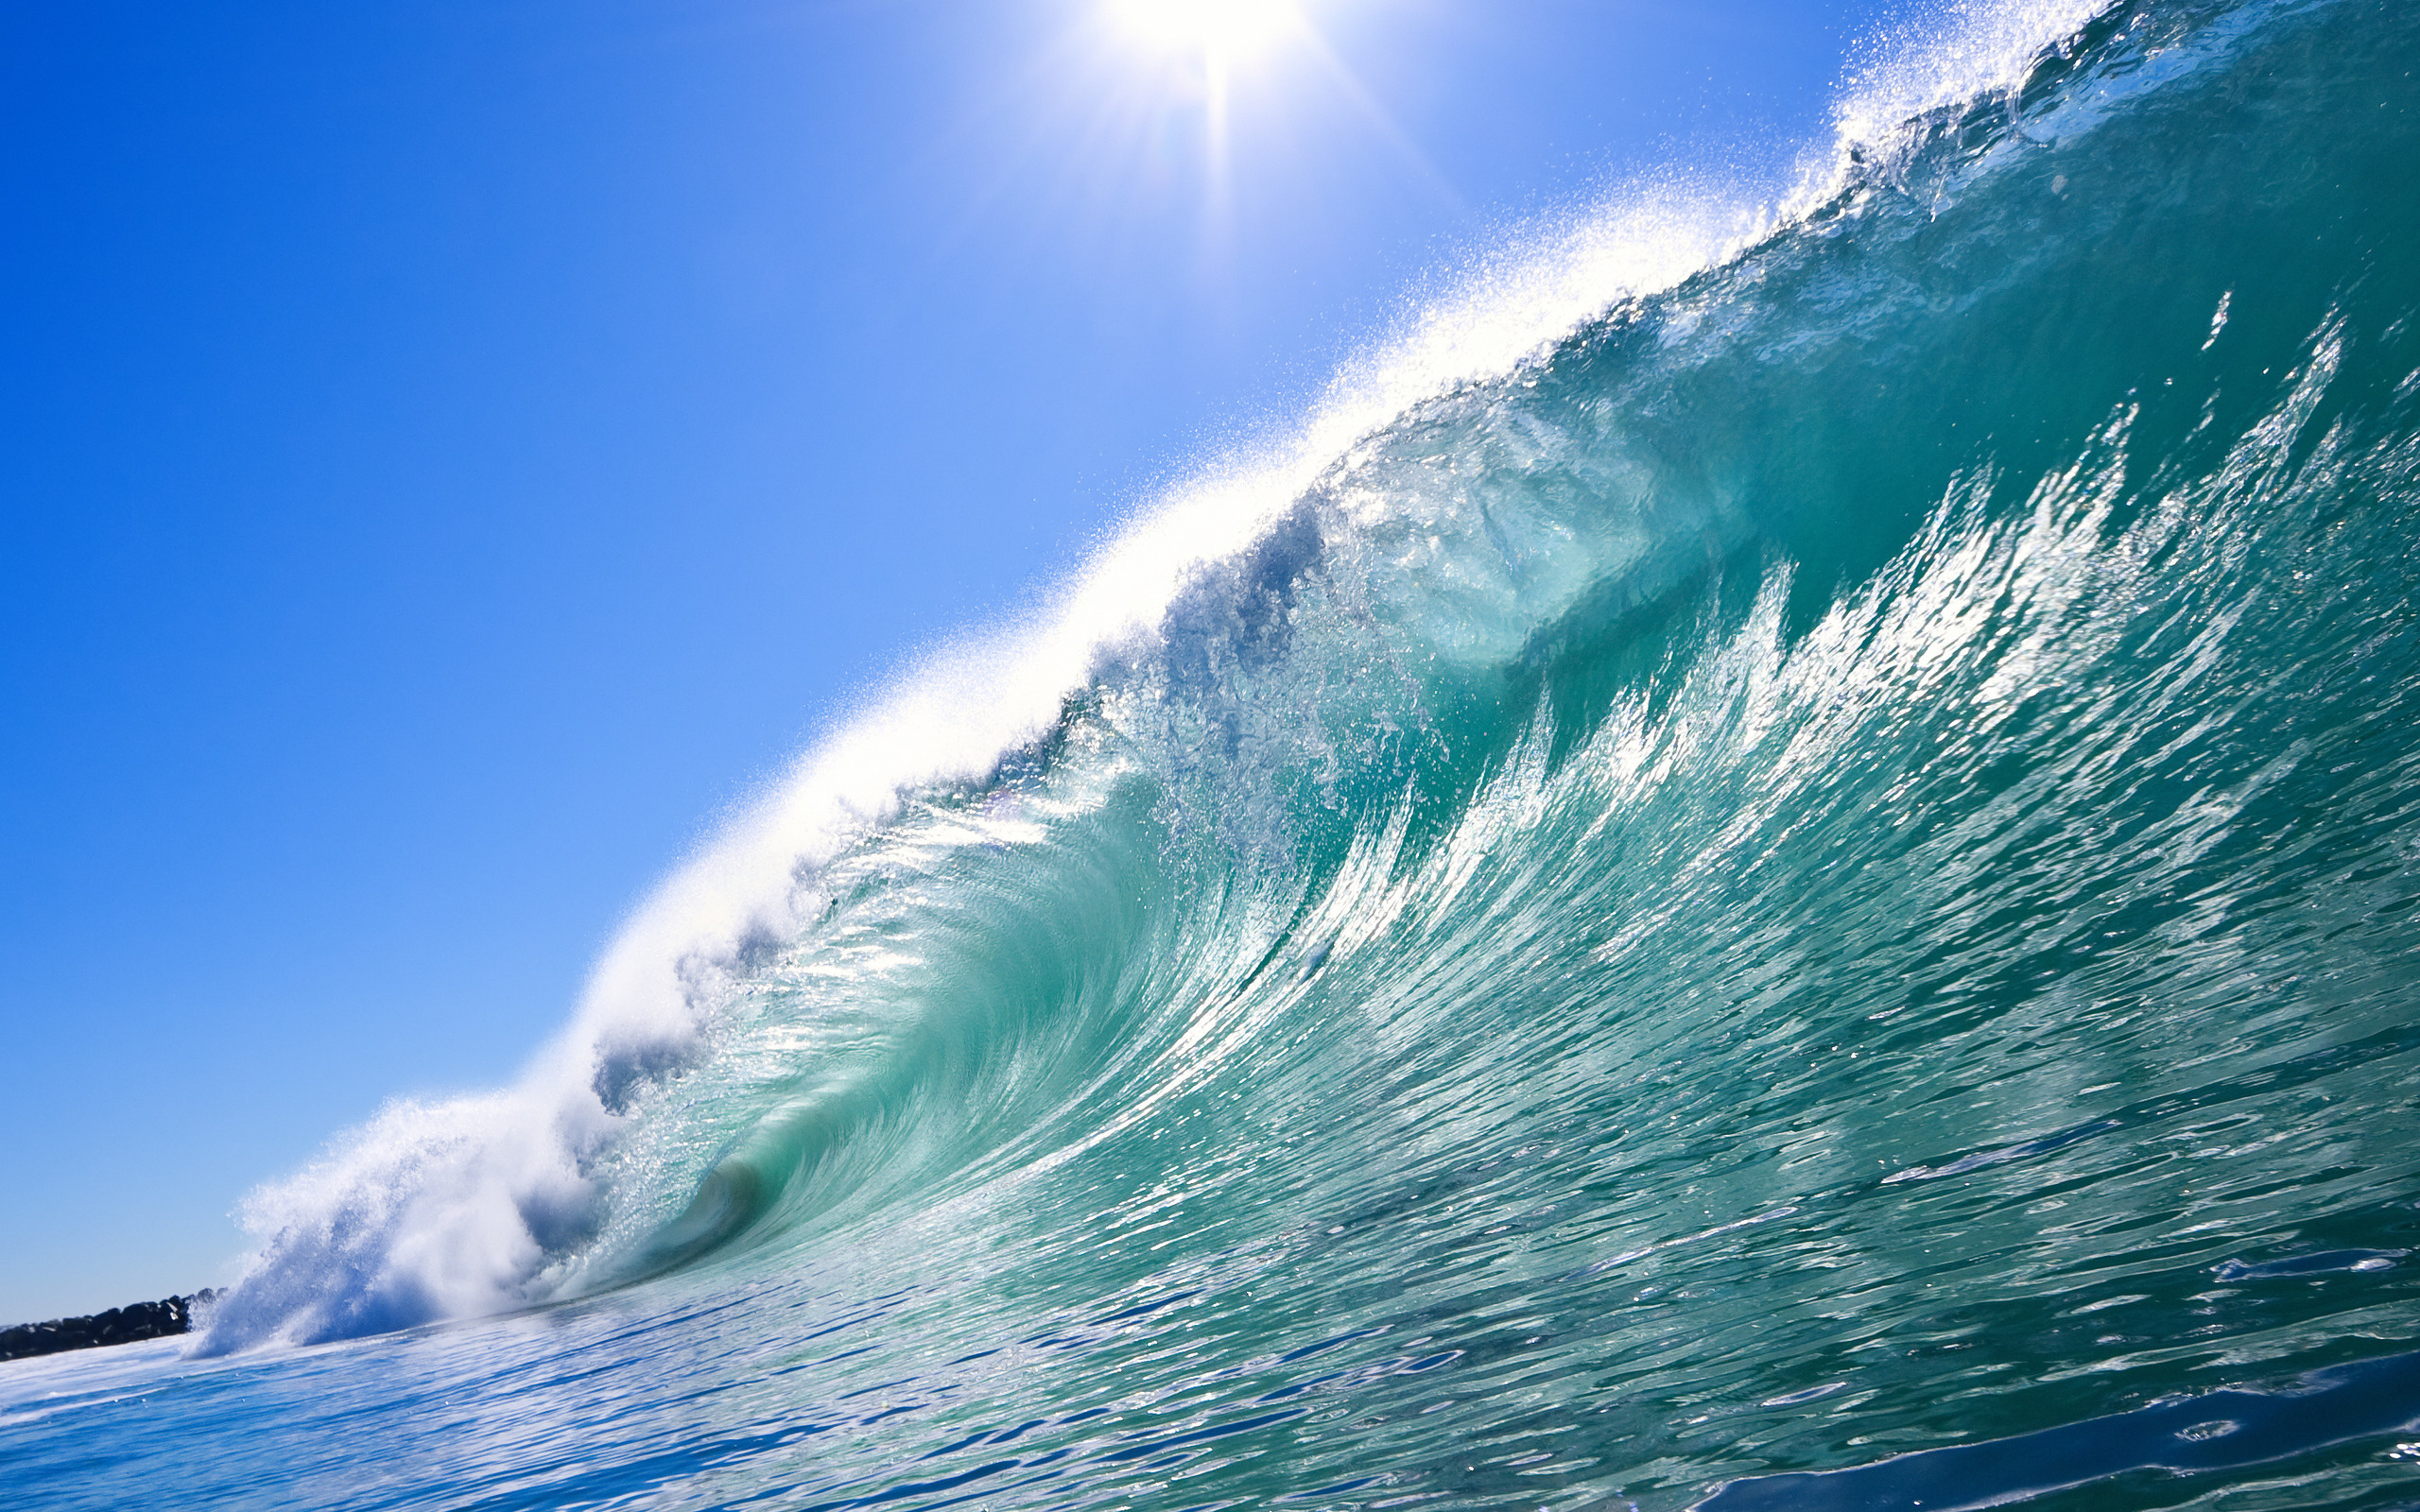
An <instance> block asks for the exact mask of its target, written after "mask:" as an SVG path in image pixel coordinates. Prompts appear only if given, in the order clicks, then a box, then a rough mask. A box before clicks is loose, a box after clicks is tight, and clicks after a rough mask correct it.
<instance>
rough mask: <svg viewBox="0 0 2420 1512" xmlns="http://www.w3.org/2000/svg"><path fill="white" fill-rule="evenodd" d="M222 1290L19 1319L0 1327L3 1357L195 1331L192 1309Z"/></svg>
mask: <svg viewBox="0 0 2420 1512" xmlns="http://www.w3.org/2000/svg"><path fill="white" fill-rule="evenodd" d="M217 1295H218V1293H217V1291H216V1289H215V1288H211V1287H204V1288H203V1289H202V1290H200V1291H199V1292H196V1293H194V1294H193V1295H192V1296H190V1297H163V1298H161V1299H160V1300H159V1301H156V1302H130V1303H129V1304H127V1305H126V1306H124V1307H112V1308H111V1309H110V1310H109V1311H108V1312H106V1313H95V1314H91V1315H90V1316H88V1317H55V1318H52V1319H51V1320H50V1321H48V1322H46V1323H20V1324H18V1325H17V1326H16V1327H15V1328H11V1329H0V1361H7V1360H30V1359H33V1358H35V1357H36V1356H38V1355H44V1354H63V1353H65V1352H66V1351H67V1350H69V1349H100V1348H102V1347H104V1346H107V1345H112V1344H139V1343H141V1342H142V1341H144V1340H145V1339H164V1338H168V1337H170V1336H172V1335H175V1334H179V1333H190V1332H193V1309H194V1304H195V1303H197V1302H206V1301H208V1300H210V1299H211V1298H212V1297H216V1296H217Z"/></svg>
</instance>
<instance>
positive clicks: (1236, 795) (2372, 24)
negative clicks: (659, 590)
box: [0, 0, 2420, 1512]
mask: <svg viewBox="0 0 2420 1512" xmlns="http://www.w3.org/2000/svg"><path fill="white" fill-rule="evenodd" d="M2415 67H2420V13H2414V12H2411V10H2409V9H2408V8H2399V7H2396V6H2394V5H2392V4H2377V3H2371V0H2333V3H2318V4H2267V3H2253V4H2131V5H2120V6H2118V7H2115V8H2111V9H2103V10H2099V11H2097V12H2096V11H2094V10H2092V9H2088V8H2082V7H2071V8H2068V9H2024V8H2009V9H1995V10H1988V11H1986V10H1981V9H1977V10H1974V11H1970V12H1957V13H1951V14H1948V15H1946V16H1943V17H1937V18H1935V19H1933V20H1932V21H1930V22H1928V23H1927V24H1925V25H1923V26H1912V27H1911V28H1910V34H1909V35H1908V36H1907V37H1905V38H1901V39H1898V40H1896V41H1895V42H1894V43H1892V44H1891V45H1890V46H1887V47H1885V48H1883V49H1882V50H1881V52H1880V54H1879V55H1878V60H1877V61H1876V62H1875V63H1874V64H1872V65H1871V66H1870V67H1869V68H1867V69H1866V70H1864V71H1863V72H1862V73H1861V74H1860V76H1859V77H1858V79H1857V80H1855V81H1854V82H1853V83H1852V84H1851V86H1850V87H1849V88H1848V89H1847V91H1846V92H1845V94H1844V97H1843V105H1842V108H1841V123H1842V125H1841V137H1840V141H1839V143H1838V144H1837V145H1836V146H1834V147H1832V148H1829V149H1827V150H1824V151H1822V152H1810V153H1809V154H1808V155H1807V156H1806V158H1805V159H1804V160H1803V161H1804V164H1805V165H1804V166H1803V168H1802V169H1801V170H1800V171H1799V174H1798V176H1797V177H1796V178H1795V179H1793V180H1789V181H1788V182H1783V183H1772V182H1750V183H1744V184H1740V185H1737V186H1736V187H1735V188H1730V189H1724V190H1722V191H1720V192H1714V191H1710V190H1706V189H1705V188H1703V184H1704V182H1705V181H1706V180H1704V179H1703V177H1702V176H1701V177H1696V178H1682V177H1676V178H1675V179H1674V180H1672V181H1671V182H1670V183H1669V184H1667V185H1664V186H1662V187H1660V188H1659V187H1657V186H1654V185H1649V186H1647V187H1645V188H1642V189H1641V190H1640V191H1638V192H1637V193H1635V194H1634V195H1631V196H1630V197H1628V198H1623V199H1621V200H1620V201H1618V202H1616V203H1615V204H1613V205H1610V206H1608V207H1606V208H1604V209H1603V210H1602V211H1601V212H1600V213H1598V214H1596V215H1591V216H1584V217H1574V218H1573V219H1571V220H1570V221H1569V222H1567V223H1565V224H1564V225H1562V226H1560V227H1547V228H1538V229H1535V230H1534V232H1533V234H1532V235H1531V238H1530V240H1529V241H1527V242H1525V243H1523V244H1522V245H1520V246H1516V247H1513V248H1510V249H1506V250H1505V251H1504V252H1502V253H1501V254H1499V255H1498V256H1497V257H1496V258H1495V259H1494V260H1493V261H1490V262H1488V263H1486V264H1484V265H1483V266H1478V267H1477V268H1475V269H1474V270H1473V272H1472V274H1471V278H1470V283H1469V286H1468V288H1467V289H1466V290H1465V291H1464V292H1462V293H1461V294H1459V295H1456V296H1454V297H1451V298H1447V299H1444V300H1442V301H1439V302H1438V303H1437V304H1436V305H1435V306H1433V307H1432V308H1431V309H1429V310H1428V311H1427V312H1426V313H1425V314H1424V315H1423V316H1422V317H1420V318H1417V319H1414V320H1411V321H1409V322H1408V323H1407V325H1406V327H1405V328H1404V330H1402V331H1401V332H1399V333H1397V335H1396V336H1395V337H1394V338H1393V340H1392V342H1391V343H1388V344H1383V345H1382V346H1381V347H1380V348H1378V349H1377V350H1375V351H1374V352H1373V354H1372V356H1371V357H1370V358H1369V359H1368V360H1367V361H1366V362H1365V363H1363V364H1361V365H1359V366H1357V368H1355V369H1352V370H1350V371H1348V372H1346V373H1344V374H1341V375H1340V377H1339V379H1338V381H1337V384H1336V385H1335V387H1334V388H1333V390H1332V392H1331V394H1330V396H1329V398H1328V400H1327V401H1326V402H1325V403H1324V404H1323V405H1322V407H1320V408H1319V409H1318V410H1317V411H1316V412H1315V413H1313V414H1311V415H1309V416H1306V417H1305V420H1304V421H1303V423H1302V425H1301V427H1300V428H1299V430H1298V431H1297V432H1296V433H1295V434H1293V435H1291V436H1288V437H1286V438H1281V439H1280V440H1279V441H1277V442H1274V443H1272V444H1271V446H1270V447H1269V448H1268V449H1267V451H1266V453H1265V454H1263V455H1253V456H1249V457H1242V458H1237V459H1234V460H1232V461H1230V462H1229V463H1226V464H1223V465H1222V466H1220V467H1219V468H1214V469H1212V470H1209V471H1207V472H1204V473H1203V474H1202V475H1201V479H1200V480H1199V481H1198V482H1197V483H1196V484H1194V485H1192V486H1190V487H1188V488H1185V489H1182V490H1176V491H1175V492H1174V493H1172V494H1171V496H1170V497H1169V498H1167V500H1165V501H1164V502H1163V503H1162V505H1161V506H1160V507H1158V508H1157V509H1156V511H1154V512H1152V513H1151V514H1150V515H1149V516H1147V517H1146V518H1144V519H1142V520H1140V521H1139V522H1138V523H1137V524H1135V526H1134V527H1133V529H1132V532H1131V533H1130V534H1129V535H1128V536H1127V537H1126V538H1125V539H1123V540H1122V541H1119V542H1117V543H1115V544H1114V545H1113V546H1112V547H1111V548H1109V549H1108V550H1107V551H1106V552H1105V553H1104V554H1103V556H1102V558H1100V559H1099V560H1098V562H1096V563H1094V564H1093V565H1092V566H1091V567H1090V568H1089V569H1088V570H1087V572H1086V573H1085V574H1084V575H1082V576H1080V577H1079V578H1078V579H1076V580H1075V581H1074V582H1073V583H1071V585H1070V586H1069V587H1068V588H1067V590H1066V592H1065V593H1064V595H1063V601H1062V602H1061V603H1060V604H1059V605H1058V607H1057V608H1056V609H1055V610H1053V611H1052V612H1051V613H1049V614H1046V615H1045V616H1042V617H1041V618H1040V619H1038V620H1037V621H1036V622H1035V623H1034V624H1032V625H1029V626H1026V627H1012V628H1010V629H1007V630H1004V631H1003V632H1002V634H1001V635H1000V637H999V638H998V639H997V640H996V641H995V642H992V643H987V644H977V645H973V646H970V647H967V648H964V649H961V650H960V651H959V652H957V653H954V654H952V655H951V656H948V657H944V658H940V659H937V660H936V661H935V662H933V663H932V664H931V665H929V666H927V667H925V668H924V669H922V670H920V672H919V673H918V674H917V675H916V676H914V677H912V678H910V679H908V680H907V681H906V682H904V683H903V684H902V685H901V686H900V687H899V688H897V689H896V690H894V692H893V693H892V694H891V695H890V696H889V697H888V700H887V701H886V702H883V703H881V704H879V705H878V706H877V707H875V708H874V709H873V710H872V711H871V712H869V713H867V714H866V715H865V716H864V717H863V718H861V719H860V720H859V721H858V722H857V723H856V724H855V725H853V726H851V727H850V728H849V729H847V730H844V731H843V732H842V733H840V734H839V735H838V736H837V737H836V738H835V739H834V740H833V741H832V742H831V743H829V744H828V745H827V746H825V747H821V748H820V749H819V750H817V751H815V752H812V753H810V754H809V755H808V756H807V757H806V758H804V760H803V762H802V763H801V765H800V766H799V767H798V769H797V771H796V772H795V773H794V774H793V776H792V777H791V778H790V779H789V780H788V781H787V782H786V783H785V784H783V785H782V786H781V787H780V788H779V789H778V790H777V791H774V792H772V793H771V794H769V796H768V797H767V799H765V801H764V803H763V805H762V806H761V808H760V810H759V811H758V812H756V813H755V814H753V815H752V816H749V817H748V818H746V819H745V820H743V821H741V822H740V823H738V824H737V825H735V827H734V828H733V829H732V830H731V831H730V832H729V833H727V834H726V835H724V836H722V837H721V838H719V839H718V840H717V841H716V842H715V843H713V844H712V845H710V846H709V847H707V848H706V849H705V850H704V851H701V853H700V856H699V858H698V859H697V860H696V861H694V862H693V863H692V864H691V865H690V866H689V867H688V868H685V869H684V870H683V872H681V873H680V874H679V875H677V876H675V877H674V878H673V879H671V880H670V881H669V882H668V883H667V884H666V885H665V887H664V889H663V890H662V892H661V893H660V894H659V896H658V897H657V898H656V899H655V900H654V902H651V903H650V904H649V905H648V906H647V907H646V908H644V909H642V910H641V912H640V913H639V915H638V916H637V917H636V918H635V919H633V920H632V921H631V924H630V926H629V928H628V930H627V931H626V933H625V934H624V935H623V936H622V937H621V938H620V940H619V941H618V942H617V943H616V944H615V945H614V947H613V949H612V950H610V951H609V952H608V954H607V955H606V957H605V958H604V960H603V961H602V962H601V963H600V965H599V967H598V970H597V972H596V979H595V981H594V983H593V984H592V988H591V990H590V992H589V994H588V997H587V999H586V1000H585V1002H584V1003H583V1004H582V1005H581V1007H580V1009H579V1014H578V1016H577V1019H576V1021H575V1022H574V1023H573V1024H572V1025H571V1026H570V1027H569V1028H568V1029H567V1030H566V1031H565V1033H564V1035H563V1036H562V1039H561V1040H559V1041H558V1042H557V1043H555V1044H554V1045H553V1046H551V1047H549V1048H548V1049H547V1050H545V1051H544V1052H543V1053H542V1054H541V1055H540V1056H539V1057H538V1058H537V1059H536V1060H535V1061H534V1062H533V1064H532V1066H531V1068H530V1070H529V1072H528V1074H527V1075H526V1077H525V1078H524V1079H523V1080H522V1081H521V1082H520V1083H519V1084H518V1085H516V1086H515V1087H513V1088H510V1089H507V1090H504V1091H499V1092H496V1093H494V1094H493V1095H491V1096H487V1097H483V1098H475V1099H468V1100H463V1101H459V1102H455V1103H448V1104H443V1105H436V1106H423V1105H398V1106H396V1107H394V1108H389V1109H388V1110H387V1111H386V1112H385V1113H384V1114H382V1115H381V1117H380V1118H379V1119H378V1120H377V1121H376V1122H375V1123H373V1124H372V1125H370V1126H369V1127H367V1128H365V1129H362V1130H359V1131H356V1132H355V1133H354V1134H353V1135H351V1136H348V1137H347V1138H346V1139H345V1140H344V1141H342V1142H340V1143H338V1145H337V1146H336V1147H334V1148H333V1150H332V1152H331V1154H330V1155H329V1156H328V1157H327V1159H326V1160H324V1161H322V1162H321V1163H320V1165H318V1166H316V1167H314V1168H313V1169H311V1170H309V1171H306V1172H304V1173H302V1174H301V1175H299V1176H297V1177H293V1178H291V1179H290V1180H288V1181H286V1182H285V1183H283V1184H279V1185H276V1186H272V1187H269V1188H265V1189H264V1190H263V1191H262V1192H261V1193H259V1194H256V1195H255V1198H254V1199H253V1210H252V1216H253V1220H254V1227H255V1229H256V1230H257V1231H258V1233H259V1234H260V1236H261V1240H262V1247H261V1251H260V1253H259V1255H258V1257H257V1258H256V1260H255V1261H254V1263H253V1266H252V1269H251V1272H250V1273H249V1274H248V1276H247V1277H246V1278H245V1280H243V1281H242V1283H241V1284H240V1285H238V1286H237V1287H236V1288H235V1289H234V1290H233V1293H232V1294H231V1295H230V1296H228V1297H226V1298H224V1299H223V1300H222V1301H221V1302H220V1303H219V1304H218V1305H217V1307H216V1310H215V1311H214V1312H213V1313H212V1314H211V1315H210V1317H209V1320H208V1327H207V1330H206V1332H204V1333H203V1334H202V1335H201V1336H200V1338H199V1340H198V1341H197V1343H196V1346H195V1348H194V1350H193V1352H194V1355H195V1358H193V1359H191V1360H179V1359H177V1358H175V1357H174V1355H173V1353H172V1352H171V1351H168V1350H166V1349H158V1348H152V1349H144V1348H142V1347H137V1348H136V1349H132V1350H122V1351H112V1353H111V1354H110V1355H108V1356H107V1357H95V1358H94V1359H90V1360H83V1361H76V1360H69V1361H65V1362H51V1363H43V1364H42V1365H41V1366H39V1367H38V1368H35V1367H26V1366H9V1367H7V1370H6V1371H5V1372H0V1435H6V1437H5V1439H0V1442H6V1443H7V1444H8V1445H9V1449H10V1454H9V1460H10V1466H11V1468H10V1469H8V1470H6V1471H0V1481H13V1482H15V1483H16V1484H19V1485H21V1486H30V1487H33V1488H35V1489H36V1490H37V1492H38V1493H39V1496H40V1497H41V1498H42V1499H43V1500H44V1501H45V1503H46V1504H57V1505H61V1506H78V1505H94V1506H102V1505H112V1504H120V1503H123V1502H124V1500H125V1496H126V1493H127V1490H128V1488H129V1487H130V1486H134V1485H137V1484H142V1482H141V1481H140V1480H139V1478H140V1477H144V1476H147V1475H149V1476H152V1477H154V1478H156V1477H158V1476H159V1475H160V1474H161V1473H163V1472H162V1470H161V1469H160V1466H161V1464H162V1458H161V1457H162V1456H166V1455H174V1456H176V1466H177V1475H178V1479H177V1480H176V1482H175V1484H177V1485H179V1486H184V1487H190V1488H191V1489H190V1491H189V1492H185V1493H181V1494H182V1495H184V1497H185V1499H186V1500H187V1501H189V1502H190V1503H193V1504H221V1503H224V1504H253V1503H259V1504H269V1503H276V1504H280V1505H322V1504H325V1505H345V1506H387V1505H394V1506H402V1505H443V1506H460V1507H470V1506H479V1507H506V1506H531V1507H537V1506H567V1505H600V1506H604V1505H631V1506H641V1505H645V1506H681V1507H709V1506H716V1507H719V1506H736V1505H740V1504H743V1503H745V1504H748V1505H752V1506H756V1505H762V1506H776V1507H791V1508H808V1507H815V1508H838V1507H858V1506H872V1505H876V1504H884V1505H888V1504H894V1503H895V1504H901V1505H907V1506H941V1505H957V1504H980V1505H985V1506H996V1507H1004V1508H1005V1507H1036V1508H1039V1507H1046V1506H1048V1507H1061V1506H1079V1505H1083V1506H1089V1505H1095V1504H1099V1505H1124V1506H1149V1507H1164V1508H1185V1507H1208V1506H1244V1505H1257V1504H1263V1503H1278V1502H1280V1501H1285V1502H1288V1503H1296V1502H1299V1503H1305V1504H1310V1505H1318V1506H1330V1507H1347V1506H1382V1505H1410V1504H1414V1503H1436V1504H1440V1505H1444V1506H1453V1507H1462V1506H1498V1505H1501V1506H1507V1507H1510V1506H1523V1507H1529V1506H1558V1507H1571V1508H1575V1509H1577V1508H1597V1507H1606V1508H1613V1507H1624V1506H1631V1505H1635V1506H1636V1507H1638V1508H1642V1509H1649V1512H1653V1509H1657V1508H1680V1507H1686V1506H1692V1505H1697V1504H1700V1503H1703V1504H1705V1505H1708V1506H1710V1507H1720V1508H1724V1509H1726V1512H1727V1509H1730V1508H1734V1507H1764V1506H1774V1507H1784V1506H1787V1507H1793V1508H1797V1507H1842V1508H1847V1507H1859V1508H1866V1507H1875V1508H1880V1507H1914V1506H1923V1507H1926V1508H1942V1507H1953V1506H1984V1505H1997V1504H2005V1503H2009V1502H2012V1501H2018V1500H2035V1501H2038V1502H2039V1503H2041V1504H2045V1505H2051V1506H2058V1507H2087V1506H2089V1507H2102V1506H2107V1507H2137V1506H2167V1505H2186V1504H2197V1503H2206V1504H2211V1505H2221V1504H2222V1505H2224V1506H2226V1507H2228V1508H2230V1509H2234V1508H2238V1507H2279V1508H2287V1507H2295V1508H2300V1507H2321V1506H2326V1507H2338V1506H2342V1507H2347V1508H2351V1507H2370V1506H2377V1507H2387V1506H2396V1505H2404V1504H2408V1503H2411V1501H2413V1500H2414V1499H2420V1483H2416V1482H2415V1480H2414V1465H2415V1462H2416V1461H2420V1448H2415V1447H2414V1446H2413V1445H2411V1444H2407V1443H2404V1442H2403V1440H2405V1439H2411V1438H2420V1426H2415V1425H2420V1363H2415V1362H2420V1345H2415V1344H2414V1343H2413V1335H2414V1333H2415V1332H2420V1299H2416V1298H2415V1297H2414V1292H2413V1286H2414V1282H2415V1280H2420V1262H2415V1260H2414V1259H2413V1254H2414V1252H2415V1251H2420V1142H2415V1141H2414V1139H2413V1138H2412V1131H2413V1130H2414V1128H2415V1127H2420V1118H2415V1111H2416V1110H2415V1108H2414V1099H2415V1096H2420V1012H2416V1011H2415V1009H2420V707H2415V705H2420V548H2415V545H2414V541H2415V539H2416V538H2415V530H2414V527H2415V525H2420V332H2415V331H2412V330H2411V329H2410V328H2409V326H2410V318H2411V314H2412V312H2413V310H2414V309H2415V307H2420V254H2415V253H2414V251H2413V249H2414V247H2415V246H2420V239H2416V235H2415V233H2420V197H2415V196H2413V195H2412V194H2411V192H2410V185H2411V182H2412V181H2413V175H2414V170H2415V168H2420V118H2415V115H2414V106H2415V105H2420V86H2416V85H2415V83H2414V69H2415ZM397 1330H405V1331H407V1332H392V1331H397ZM297 1346H303V1347H305V1348H299V1349H298V1348H296V1347H297ZM128 1402H140V1403H141V1404H142V1407H143V1414H142V1417H141V1418H140V1420H139V1422H138V1420H137V1418H136V1417H133V1416H130V1412H129V1410H128V1409H127V1407H126V1405H125V1404H126V1403H128ZM96 1444H98V1445H101V1446H104V1448H103V1450H102V1451H101V1458H99V1459H96V1458H95V1445H96ZM198 1446H207V1447H206V1448H203V1447H198ZM96 1467H98V1468H96Z"/></svg>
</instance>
